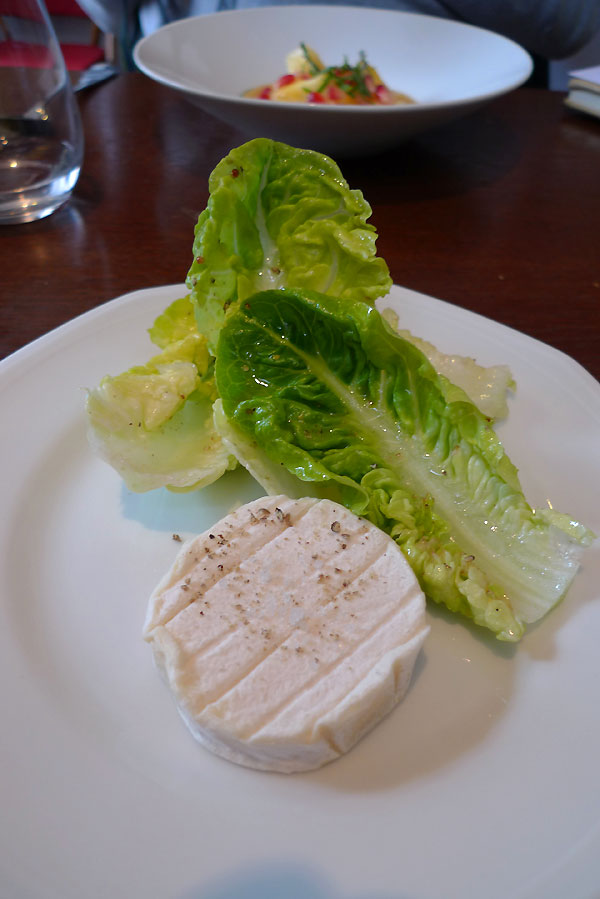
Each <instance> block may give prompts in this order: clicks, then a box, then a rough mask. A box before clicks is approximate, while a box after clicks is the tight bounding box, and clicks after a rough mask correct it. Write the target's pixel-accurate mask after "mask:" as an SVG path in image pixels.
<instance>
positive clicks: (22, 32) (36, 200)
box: [0, 0, 83, 224]
mask: <svg viewBox="0 0 600 899" xmlns="http://www.w3.org/2000/svg"><path fill="white" fill-rule="evenodd" d="M82 159H83V130H82V127H81V120H80V117H79V110H78V108H77V103H76V101H75V97H74V94H73V89H72V86H71V81H70V79H69V76H68V74H67V70H66V67H65V62H64V59H63V56H62V53H61V50H60V45H59V43H58V40H57V37H56V34H55V32H54V28H53V27H52V23H51V21H50V17H49V15H48V12H47V10H46V7H45V5H44V0H0V223H1V224H10V223H13V222H31V221H34V220H35V219H40V218H43V217H44V216H46V215H50V213H51V212H54V210H55V209H57V208H58V207H59V206H60V205H61V204H62V203H64V202H65V201H66V200H68V198H69V197H70V195H71V192H72V190H73V188H74V187H75V184H76V182H77V179H78V177H79V172H80V169H81V163H82Z"/></svg>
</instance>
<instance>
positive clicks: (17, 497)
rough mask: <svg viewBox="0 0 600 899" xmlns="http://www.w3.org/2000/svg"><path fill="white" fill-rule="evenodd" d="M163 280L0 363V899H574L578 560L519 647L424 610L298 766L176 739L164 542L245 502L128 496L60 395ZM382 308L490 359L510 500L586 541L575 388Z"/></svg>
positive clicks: (591, 491) (591, 465) (586, 682)
mask: <svg viewBox="0 0 600 899" xmlns="http://www.w3.org/2000/svg"><path fill="white" fill-rule="evenodd" d="M183 291H184V288H183V287H179V286H170V287H161V288H155V289H151V290H143V291H139V292H137V293H134V294H130V295H128V296H125V297H121V298H120V299H118V300H115V301H114V302H112V303H109V304H107V305H105V306H102V307H100V308H98V309H96V310H94V311H93V312H90V313H88V314H86V315H84V316H82V317H81V318H79V319H76V320H75V321H73V322H71V323H70V324H67V325H65V326H63V327H62V328H60V329H58V330H57V331H55V332H53V333H51V334H49V335H48V336H46V337H43V338H41V339H40V340H38V341H36V342H35V343H33V344H31V345H29V346H27V347H25V348H24V349H23V350H20V351H19V352H18V353H16V354H15V355H14V356H12V357H9V358H8V359H6V360H5V361H4V362H3V363H1V364H0V420H1V421H2V435H3V439H2V450H1V465H2V468H1V470H2V483H3V488H2V494H3V496H2V516H1V524H0V527H1V533H0V549H1V553H2V560H1V572H2V573H1V593H0V597H1V599H0V695H1V697H2V704H1V707H2V723H1V729H0V735H1V736H0V739H1V742H2V756H1V761H2V763H1V765H0V795H1V796H2V800H1V814H0V894H1V895H2V897H3V899H4V897H7V899H82V897H85V899H106V897H127V899H455V897H456V899H458V897H460V899H465V897H478V899H480V897H485V899H508V897H510V899H516V897H518V899H525V897H526V899H565V897H567V896H568V897H569V899H584V897H586V899H587V897H591V896H596V895H597V889H598V884H599V883H600V825H599V816H600V777H599V776H598V759H599V758H600V719H599V716H598V683H599V681H600V654H599V653H598V637H599V635H600V603H599V602H598V599H599V587H598V584H599V581H600V577H599V575H600V564H599V562H600V559H599V548H598V546H597V545H596V546H595V547H593V548H591V549H590V550H589V551H588V552H587V555H586V557H585V564H584V567H583V569H582V570H581V571H580V573H579V574H578V576H577V578H576V580H575V583H574V585H573V587H572V590H571V592H570V594H569V596H568V598H567V599H566V601H565V602H564V603H562V604H561V605H560V606H559V607H558V608H557V609H556V610H555V611H554V612H552V614H551V615H549V616H548V617H547V618H546V619H545V620H544V621H542V622H541V623H540V624H539V625H538V626H537V627H534V628H532V629H531V630H530V631H529V632H528V634H527V635H526V636H525V638H524V640H523V641H522V643H521V644H520V645H519V646H518V647H516V648H515V647H510V646H506V645H502V644H499V643H498V642H497V641H494V640H493V639H492V638H489V639H488V638H487V637H486V636H485V635H482V634H479V633H475V632H474V631H473V630H472V629H470V628H469V627H468V626H465V625H463V624H462V623H460V622H458V621H456V620H451V619H450V618H449V616H446V615H444V614H441V613H438V612H435V611H433V610H432V611H431V622H432V633H431V635H430V638H429V640H428V643H427V645H426V651H425V653H424V655H423V658H422V660H421V663H420V664H419V666H418V670H417V673H416V677H415V679H414V682H413V684H412V686H411V689H410V691H409V694H408V696H407V697H406V699H405V701H404V702H403V703H402V704H401V705H400V706H399V707H398V708H397V709H396V710H395V711H394V712H393V714H392V715H391V716H390V717H389V718H388V719H386V721H384V722H383V724H382V725H380V726H379V727H378V728H377V729H376V730H375V731H374V732H372V733H371V734H370V735H369V736H368V737H367V738H366V739H365V740H363V741H362V742H361V743H360V744H359V745H358V746H357V747H356V748H355V749H354V750H353V751H352V752H351V753H350V754H349V755H347V756H346V757H344V758H343V759H341V760H340V761H337V762H335V763H333V764H331V765H329V766H327V767H325V768H323V769H321V770H320V771H317V772H314V773H311V774H305V775H293V776H285V775H271V774H262V773H258V772H255V771H251V770H247V769H244V768H241V767H237V766H235V765H233V764H230V763H228V762H225V761H223V760H221V759H219V758H216V757H215V756H213V755H211V754H210V753H208V752H207V751H205V750H204V749H202V748H201V747H200V746H198V745H197V744H196V743H195V742H194V740H193V739H192V737H191V736H190V734H189V733H188V731H187V729H186V728H185V726H184V725H183V724H182V722H181V720H180V718H179V716H178V715H177V713H176V711H175V708H174V706H173V704H172V702H171V699H170V696H169V695H168V694H167V690H166V688H165V687H164V685H163V683H162V682H161V680H160V678H159V676H158V674H157V672H156V670H155V669H154V667H153V664H152V660H151V652H150V650H149V648H148V647H147V645H146V644H145V643H144V642H143V641H142V639H141V634H140V632H141V627H142V622H143V618H144V613H145V608H146V601H147V597H148V595H149V593H150V591H151V589H152V588H153V587H154V585H155V583H156V581H157V580H158V578H159V576H160V575H161V574H162V573H163V571H164V569H165V568H166V567H167V566H168V565H169V564H170V563H171V561H172V559H173V557H174V555H175V553H176V552H177V549H178V546H179V544H178V543H176V542H174V541H173V539H172V534H173V533H179V534H180V535H181V536H182V537H187V536H190V535H191V534H192V533H195V532H196V531H198V530H200V529H202V528H204V527H207V526H209V525H210V524H211V523H213V522H214V521H215V520H216V519H217V518H218V517H219V516H220V515H221V514H223V513H224V512H225V511H227V510H228V509H230V508H231V506H232V505H233V504H234V503H237V502H239V501H241V500H246V499H249V498H251V497H254V496H258V495H259V494H260V490H259V489H258V488H257V487H256V486H255V485H254V484H253V482H252V481H251V480H250V479H249V477H248V476H245V475H244V474H242V473H240V472H238V473H236V474H235V473H234V474H233V475H231V476H227V478H225V479H223V480H222V481H221V482H220V483H218V484H216V485H214V486H213V487H210V488H208V489H206V490H204V491H202V492H199V493H195V494H187V495H174V494H168V493H167V492H166V491H162V490H161V491H157V492H154V493H151V494H145V495H133V494H131V493H129V492H127V491H126V490H125V489H123V487H122V486H121V483H120V481H119V478H118V477H117V475H116V474H115V473H114V472H113V471H112V469H110V468H108V467H107V466H106V465H104V464H103V463H102V462H100V461H99V460H98V459H96V458H94V456H93V455H92V454H91V452H90V450H89V449H88V446H87V444H86V437H85V421H84V412H83V404H84V388H85V387H86V386H91V385H94V384H96V382H97V381H98V380H99V378H100V377H101V376H102V375H104V374H105V373H107V372H111V373H117V372H119V371H121V370H123V369H124V368H126V367H128V366H129V365H131V364H132V363H134V362H135V361H143V360H145V359H146V358H147V357H148V355H149V353H150V352H151V345H150V343H149V341H148V339H147V337H146V335H145V328H146V327H147V326H149V325H150V324H151V322H152V320H153V318H154V316H155V315H156V314H157V313H158V312H159V311H161V310H162V309H163V308H164V307H165V306H166V305H167V303H168V302H170V301H171V300H172V299H174V298H176V297H177V296H178V295H181V294H182V293H183ZM391 302H392V304H393V305H394V307H395V308H396V309H397V311H398V312H399V313H400V315H401V320H402V323H403V324H404V325H405V326H406V327H409V328H411V329H412V330H413V332H414V333H417V334H421V335H422V336H424V337H426V338H428V339H430V340H433V341H434V342H435V343H437V344H438V345H439V346H440V347H441V348H442V349H445V350H449V351H452V350H454V351H456V352H459V353H469V354H473V355H476V356H477V357H478V358H479V359H480V360H481V361H482V362H484V363H490V364H491V363H500V362H506V363H508V364H509V365H510V366H511V367H512V369H513V372H514V374H515V376H516V378H517V381H518V392H517V394H516V396H515V397H514V399H513V401H512V402H511V411H510V416H509V419H508V421H507V423H506V424H505V425H504V426H503V427H502V428H501V433H502V437H503V439H504V441H505V443H506V445H507V447H508V449H509V451H510V452H511V454H512V457H513V459H514V460H515V461H516V462H517V464H519V465H520V468H521V473H522V478H523V482H524V485H525V488H526V491H527V493H528V495H529V497H530V498H531V500H532V501H533V503H535V504H540V503H543V502H544V501H545V500H546V499H547V498H548V497H550V498H551V499H552V500H553V502H554V503H555V505H556V506H557V507H559V508H561V509H563V510H565V511H567V510H568V511H570V512H572V514H573V515H575V516H577V517H578V518H580V519H582V520H583V521H584V522H586V523H587V524H588V526H590V527H592V528H593V529H595V530H596V532H598V533H600V504H599V503H598V458H599V449H600V439H599V435H600V388H599V386H598V384H597V382H596V381H595V380H594V379H593V378H592V377H591V376H590V375H588V374H587V373H586V372H585V371H584V370H583V369H582V368H580V367H579V366H578V365H577V364H576V363H574V362H573V361H572V360H570V359H569V358H567V357H566V356H563V355H562V354H560V353H558V352H557V351H555V350H553V349H551V348H549V347H548V346H546V345H544V344H540V343H537V342H536V341H534V340H532V339H530V338H527V337H525V336H524V335H522V334H518V333H516V332H514V331H511V330H509V329H507V328H505V327H503V326H501V325H498V324H495V323H493V322H491V321H489V320H486V319H483V318H480V317H479V316H476V315H473V314H472V313H469V312H466V311H464V310H461V309H459V308H456V307H453V306H450V305H448V304H446V303H442V302H440V301H438V300H434V299H431V298H428V297H425V296H422V295H418V294H415V293H411V292H409V291H406V290H403V289H401V288H394V289H393V292H392V295H391Z"/></svg>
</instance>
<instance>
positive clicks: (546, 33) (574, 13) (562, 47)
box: [78, 0, 600, 86]
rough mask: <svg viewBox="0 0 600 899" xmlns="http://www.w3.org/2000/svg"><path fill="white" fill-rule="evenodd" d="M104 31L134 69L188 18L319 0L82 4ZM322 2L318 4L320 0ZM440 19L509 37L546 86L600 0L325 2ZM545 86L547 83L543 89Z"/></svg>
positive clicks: (585, 32)
mask: <svg viewBox="0 0 600 899" xmlns="http://www.w3.org/2000/svg"><path fill="white" fill-rule="evenodd" d="M78 2H79V5H80V6H81V7H82V9H83V10H84V11H85V12H86V13H87V15H88V16H89V17H90V18H91V19H92V21H93V22H95V24H96V25H97V26H98V27H99V28H100V29H101V30H102V31H104V32H105V33H107V34H112V35H114V37H115V39H116V41H117V44H118V46H119V51H120V56H121V58H120V60H118V62H120V64H121V65H122V67H123V68H133V67H134V66H133V61H132V56H131V54H132V50H133V47H134V45H135V43H136V41H137V40H139V39H140V38H141V37H144V36H145V35H146V34H150V33H151V32H152V31H155V30H156V29H157V28H160V27H161V25H165V24H166V23H167V22H171V21H173V20H175V19H181V18H184V17H185V16H195V15H202V14H205V13H214V12H220V11H222V10H231V9H248V8H251V7H255V6H289V5H292V4H293V3H295V2H296V3H306V2H315V0H78ZM316 2H319V0H316ZM323 2H326V3H328V4H335V5H340V6H347V5H355V6H370V7H374V8H378V9H393V10H402V11H405V12H416V13H423V14H426V15H432V16H440V17H443V18H446V19H454V20H457V21H459V22H466V23H468V24H470V25H478V26H479V27H480V28H486V29H488V30H489V31H495V32H497V33H499V34H502V35H504V36H505V37H509V38H511V39H512V40H514V41H516V42H517V43H518V44H520V45H521V46H522V47H524V48H525V49H526V50H528V51H529V53H531V55H532V56H533V58H534V61H535V62H536V70H535V72H536V73H537V79H536V75H535V74H534V81H537V83H539V84H541V85H544V82H545V81H546V82H547V63H548V61H549V60H557V59H564V58H565V57H568V56H571V55H572V54H574V53H576V52H577V51H578V50H580V49H581V48H582V47H584V46H585V45H586V44H587V43H588V42H589V41H590V40H591V39H592V38H593V37H594V36H595V35H596V34H597V33H598V32H599V31H600V0H367V2H361V0H323ZM544 86H545V85H544Z"/></svg>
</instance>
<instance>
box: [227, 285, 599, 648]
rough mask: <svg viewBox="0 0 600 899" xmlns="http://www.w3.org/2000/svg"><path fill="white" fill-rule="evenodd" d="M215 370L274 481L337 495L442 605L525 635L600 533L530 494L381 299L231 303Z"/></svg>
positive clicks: (254, 466)
mask: <svg viewBox="0 0 600 899" xmlns="http://www.w3.org/2000/svg"><path fill="white" fill-rule="evenodd" d="M215 376H216V381H217V387H218V392H219V395H220V397H221V403H222V406H221V409H220V413H219V414H218V415H217V417H216V421H217V427H218V428H220V429H221V434H222V437H223V438H224V440H225V441H226V442H227V443H228V445H229V446H230V448H232V449H233V451H234V452H236V455H237V456H238V459H239V461H241V462H242V463H245V464H248V460H249V458H251V460H252V461H251V462H250V464H249V465H248V467H249V468H250V470H252V473H253V474H254V476H255V477H257V478H258V480H259V481H261V483H262V484H263V486H265V489H267V490H271V491H272V490H273V489H274V488H276V485H277V484H278V483H279V481H280V475H278V472H282V471H285V472H286V477H285V481H286V484H287V487H288V488H289V476H290V475H292V476H293V478H294V480H295V481H297V483H298V491H299V492H304V493H306V492H312V491H318V492H319V493H320V494H321V495H323V493H325V494H328V493H329V494H330V495H334V496H336V497H337V498H338V499H340V500H341V501H342V502H344V503H345V504H346V505H347V506H348V507H349V508H351V509H352V510H353V511H355V512H356V513H357V514H359V515H363V516H365V517H366V518H369V519H370V520H371V521H373V522H374V523H375V524H377V525H378V526H380V527H382V528H383V529H384V530H386V531H387V532H388V533H389V534H390V535H391V536H392V537H393V538H394V539H395V540H396V541H397V543H398V545H399V546H400V547H401V548H402V550H403V551H404V553H405V555H406V557H407V558H408V560H409V561H410V563H411V565H412V567H413V569H414V570H415V573H416V574H417V577H418V578H419V580H420V583H421V585H422V587H423V589H424V590H425V592H426V593H427V595H428V596H429V597H430V598H431V599H432V600H433V601H435V602H437V603H442V604H444V605H445V606H447V607H448V608H449V609H450V610H452V611H454V612H458V613H460V614H462V615H465V616H467V617H468V618H471V619H472V620H473V621H474V622H475V623H476V624H478V625H481V626H483V627H486V628H488V629H490V630H491V631H493V632H494V633H495V634H496V636H497V637H498V638H499V639H501V640H509V641H514V640H518V639H519V638H520V637H521V636H522V634H523V632H524V627H525V624H526V623H529V622H532V621H535V620H537V619H538V618H540V617H541V616H542V615H544V614H545V613H546V612H547V611H548V610H549V609H550V608H552V606H554V605H555V604H556V603H557V602H558V601H559V600H560V599H561V597H562V596H563V595H564V593H565V591H566V590H567V588H568V586H569V584H570V582H571V580H572V578H573V576H574V574H575V571H576V569H577V565H578V558H579V554H580V552H581V546H582V545H583V544H584V543H585V542H587V541H588V539H589V536H590V535H589V532H587V531H586V530H585V529H584V528H581V527H580V526H576V525H573V524H572V523H571V524H569V526H568V527H563V526H562V519H561V518H560V517H559V516H554V517H550V516H549V515H548V514H546V513H543V512H542V513H538V512H536V511H534V510H533V509H532V508H531V507H530V506H529V504H528V503H527V501H526V499H525V496H524V495H523V491H522V489H521V485H520V483H519V478H518V474H517V471H516V469H515V467H514V465H513V464H512V463H511V461H510V459H509V458H508V456H507V455H506V452H505V450H504V447H503V446H502V444H501V443H500V441H499V439H498V437H497V435H496V434H495V432H494V430H493V428H492V426H491V423H490V421H489V419H488V418H487V417H486V416H484V415H483V414H482V413H481V412H479V410H478V409H477V408H476V407H475V406H474V405H473V404H472V403H471V402H469V401H468V400H467V398H466V396H464V395H463V394H462V392H461V391H457V393H456V396H457V397H458V398H456V399H453V400H452V401H450V400H448V391H447V385H446V384H445V383H444V380H443V379H442V378H441V377H440V376H439V375H438V374H437V373H436V371H435V370H434V368H433V367H432V365H431V364H430V363H429V361H428V360H427V358H426V357H425V356H424V355H423V353H422V352H421V351H420V350H419V349H418V348H417V347H415V346H414V345H413V344H412V343H410V342H409V341H407V340H405V339H404V338H402V337H401V336H399V335H398V334H397V333H394V331H393V330H392V329H391V328H390V327H389V326H388V325H387V324H386V322H385V321H384V319H383V318H382V316H381V315H380V314H379V313H378V312H377V311H376V310H375V309H374V308H372V307H370V306H369V305H367V304H365V303H362V302H352V301H351V300H348V299H347V298H346V299H345V300H343V301H341V300H338V299H337V298H334V297H328V296H324V295H321V294H317V293H314V292H311V291H306V290H304V291H303V290H299V289H298V290H293V289H292V290H290V289H288V290H271V291H263V292H260V293H257V294H255V295H254V296H252V297H249V298H247V299H246V300H245V301H244V302H240V303H238V304H237V306H236V307H235V308H233V309H232V310H231V312H230V314H229V315H228V317H227V319H226V322H225V325H224V327H223V329H222V332H221V335H220V338H219V342H218V347H217V359H216V369H215ZM219 422H220V424H219ZM288 492H289V491H288Z"/></svg>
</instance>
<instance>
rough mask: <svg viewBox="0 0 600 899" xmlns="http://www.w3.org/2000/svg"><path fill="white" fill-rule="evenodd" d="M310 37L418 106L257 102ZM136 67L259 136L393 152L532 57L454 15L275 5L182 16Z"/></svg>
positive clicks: (156, 37) (327, 53)
mask: <svg viewBox="0 0 600 899" xmlns="http://www.w3.org/2000/svg"><path fill="white" fill-rule="evenodd" d="M301 41H303V42H304V43H306V44H308V45H309V46H311V47H313V48H314V49H315V50H316V51H317V53H319V55H320V56H321V58H322V59H323V61H324V63H325V65H335V64H336V63H341V62H342V61H343V60H344V58H345V57H347V58H348V60H349V61H350V62H351V63H353V62H356V61H357V60H358V55H359V52H360V51H361V50H363V51H364V52H365V53H366V55H367V59H368V61H369V62H370V63H371V64H372V65H373V66H375V68H377V69H378V71H379V72H380V74H381V76H382V78H383V80H384V81H385V82H386V83H387V84H388V85H389V86H390V87H391V88H392V89H394V90H397V91H401V92H404V93H407V94H409V95H410V96H412V97H413V98H414V99H415V100H416V101H417V102H416V103H415V104H414V105H410V106H326V105H317V104H314V105H313V104H310V105H309V104H297V103H278V102H273V101H269V100H258V99H248V98H244V97H242V96H241V95H242V93H243V92H244V91H245V90H247V89H248V88H250V87H255V86H257V85H260V84H266V83H268V82H271V81H274V80H275V79H276V78H277V77H278V76H279V75H281V74H283V73H284V72H285V57H286V55H287V53H289V52H290V50H292V49H294V47H297V46H298V44H299V43H300V42H301ZM134 58H135V62H136V64H137V66H138V67H139V68H140V69H141V71H142V72H145V73H146V75H148V76H150V78H153V79H155V80H156V81H159V82H161V83H162V84H166V85H168V86H169V87H172V88H175V89H176V90H179V91H183V92H184V93H185V94H186V95H187V96H188V97H189V98H190V100H192V101H193V102H194V103H196V104H197V105H199V106H201V107H202V108H203V109H204V110H206V111H207V112H209V113H211V114H212V115H215V116H217V117H218V118H220V119H221V120H223V121H225V122H228V123H229V124H232V125H235V126H236V127H238V128H240V129H242V130H243V131H244V132H246V133H247V135H248V137H249V138H250V137H271V138H274V139H275V140H281V141H284V142H286V143H289V144H292V145H294V146H298V147H309V148H311V149H316V150H321V151H322V152H326V153H330V154H331V155H333V156H338V157H339V156H350V155H357V154H367V153H373V152H378V151H381V150H385V149H388V148H390V147H392V146H394V145H396V144H398V143H399V142H401V141H402V140H405V139H406V138H408V137H411V136H412V135H415V134H417V133H418V132H421V131H424V130H426V129H429V128H432V127H435V126H438V125H441V124H443V123H444V122H447V121H449V120H450V119H453V118H456V117H458V116H459V115H463V114H464V113H467V112H470V111H471V110H473V109H475V108H476V107H478V106H480V105H482V104H483V103H486V102H488V101H489V100H491V99H493V98H494V97H497V96H499V95H500V94H503V93H506V92H507V91H510V90H512V89H513V88H516V87H518V86H519V85H520V84H522V83H523V82H524V81H525V80H526V79H527V78H528V77H529V74H530V72H531V68H532V62H531V58H530V56H529V55H528V54H527V53H526V52H525V50H523V49H522V48H521V47H520V46H519V45H518V44H515V43H514V42H513V41H510V40H508V39H506V38H504V37H501V36H499V35H497V34H494V33H492V32H489V31H485V30H483V29H481V28H475V27H473V26H471V25H464V24H462V23H459V22H453V21H450V20H447V19H441V18H434V17H432V16H424V15H418V14H413V13H404V12H395V11H391V10H382V9H366V8H363V7H354V6H321V5H309V6H304V5H300V6H270V7H258V8H255V9H243V10H234V11H229V12H219V13H212V14H210V15H204V16H195V17H192V18H188V19H181V20H179V21H176V22H173V23H171V24H169V25H166V26H164V27H163V28H160V29H159V30H158V31H155V32H154V33H152V34H150V35H148V36H147V37H145V38H143V39H142V40H141V41H139V43H138V44H137V46H136V47H135V51H134Z"/></svg>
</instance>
